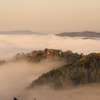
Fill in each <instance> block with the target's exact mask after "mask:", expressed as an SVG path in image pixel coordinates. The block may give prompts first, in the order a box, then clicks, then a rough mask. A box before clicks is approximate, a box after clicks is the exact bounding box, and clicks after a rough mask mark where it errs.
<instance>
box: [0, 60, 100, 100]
mask: <svg viewBox="0 0 100 100" xmlns="http://www.w3.org/2000/svg"><path fill="white" fill-rule="evenodd" d="M60 65H61V63H60V62H52V63H51V62H49V61H43V62H41V63H40V64H31V63H26V62H20V63H7V64H5V65H2V66H1V67H0V100H13V96H16V97H17V98H18V100H34V99H33V98H36V100H100V85H99V84H92V85H91V84H90V85H86V86H76V87H71V86H70V87H69V86H68V87H65V89H64V90H54V89H52V88H50V87H47V86H43V87H38V88H35V89H32V90H25V87H27V86H28V85H29V84H30V83H31V82H32V81H33V80H34V79H36V78H38V77H39V76H40V75H41V74H43V73H45V72H47V71H49V70H51V69H53V68H57V67H59V66H60Z"/></svg>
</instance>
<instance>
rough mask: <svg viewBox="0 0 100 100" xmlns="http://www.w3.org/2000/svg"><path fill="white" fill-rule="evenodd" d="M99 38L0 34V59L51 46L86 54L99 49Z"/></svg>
mask: <svg viewBox="0 0 100 100" xmlns="http://www.w3.org/2000/svg"><path fill="white" fill-rule="evenodd" d="M99 42H100V40H99V39H97V40H93V39H81V38H70V37H58V36H54V35H0V59H5V57H6V58H7V57H8V58H9V57H12V56H13V55H15V54H16V53H18V52H31V51H32V50H38V49H45V48H51V49H52V48H53V49H61V50H72V51H73V52H77V53H84V54H88V53H90V52H99V51H100V43H99Z"/></svg>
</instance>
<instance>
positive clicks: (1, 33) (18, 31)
mask: <svg viewBox="0 0 100 100" xmlns="http://www.w3.org/2000/svg"><path fill="white" fill-rule="evenodd" d="M20 34H21V35H32V34H38V35H40V34H43V33H38V32H34V31H30V30H13V31H1V32H0V35H20Z"/></svg>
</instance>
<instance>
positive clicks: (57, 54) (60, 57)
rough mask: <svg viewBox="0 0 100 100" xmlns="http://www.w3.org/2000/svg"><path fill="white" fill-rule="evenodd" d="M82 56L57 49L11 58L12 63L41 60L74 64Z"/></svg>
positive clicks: (21, 54)
mask: <svg viewBox="0 0 100 100" xmlns="http://www.w3.org/2000/svg"><path fill="white" fill-rule="evenodd" d="M81 57H82V54H78V53H73V52H72V51H70V50H67V51H61V50H57V49H48V48H45V49H44V50H34V51H31V52H30V53H23V52H21V53H17V54H16V55H15V56H14V57H13V61H20V60H26V61H28V62H40V61H42V60H46V59H49V60H53V61H64V62H65V63H71V62H74V61H75V60H77V59H80V58H81Z"/></svg>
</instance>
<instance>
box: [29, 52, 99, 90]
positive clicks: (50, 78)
mask: <svg viewBox="0 0 100 100" xmlns="http://www.w3.org/2000/svg"><path fill="white" fill-rule="evenodd" d="M97 82H98V83H99V82H100V53H91V54H89V55H86V56H83V57H82V58H81V59H79V60H76V61H75V62H73V63H70V64H67V65H64V66H62V67H60V68H58V69H53V70H51V71H50V72H48V73H45V74H43V75H42V76H40V77H39V78H38V79H37V80H35V81H33V82H32V83H31V84H30V85H29V88H34V87H35V86H41V85H49V86H52V87H54V88H56V89H59V88H63V87H66V86H68V85H79V84H87V83H97Z"/></svg>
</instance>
